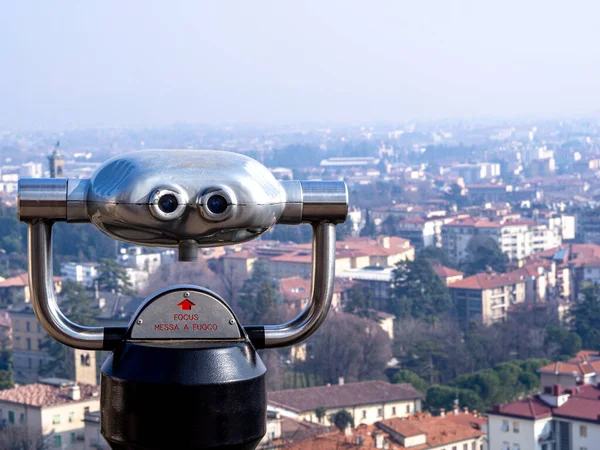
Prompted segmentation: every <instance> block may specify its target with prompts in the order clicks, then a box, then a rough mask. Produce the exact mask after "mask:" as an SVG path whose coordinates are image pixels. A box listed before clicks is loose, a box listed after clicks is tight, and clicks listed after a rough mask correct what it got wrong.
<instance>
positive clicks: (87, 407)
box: [83, 406, 312, 422]
mask: <svg viewBox="0 0 600 450" xmlns="http://www.w3.org/2000/svg"><path fill="white" fill-rule="evenodd" d="M83 412H84V413H88V412H90V407H89V406H86V407H85V408H83ZM311 419H312V416H311ZM311 422H312V420H311Z"/></svg>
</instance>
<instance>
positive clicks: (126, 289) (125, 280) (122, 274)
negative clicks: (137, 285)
mask: <svg viewBox="0 0 600 450" xmlns="http://www.w3.org/2000/svg"><path fill="white" fill-rule="evenodd" d="M96 282H97V283H98V288H99V289H100V290H102V291H110V292H116V293H119V294H123V295H133V294H134V291H133V289H132V286H131V281H129V277H128V276H127V271H126V270H125V267H123V266H122V265H120V264H119V263H118V262H117V261H114V260H112V259H108V258H103V259H101V260H100V266H99V267H98V278H97V279H96Z"/></svg>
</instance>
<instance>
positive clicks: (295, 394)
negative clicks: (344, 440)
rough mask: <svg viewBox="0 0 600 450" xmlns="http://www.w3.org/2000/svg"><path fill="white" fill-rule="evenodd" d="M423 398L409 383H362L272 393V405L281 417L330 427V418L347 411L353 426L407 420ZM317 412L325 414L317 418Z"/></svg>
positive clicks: (418, 409)
mask: <svg viewBox="0 0 600 450" xmlns="http://www.w3.org/2000/svg"><path fill="white" fill-rule="evenodd" d="M422 397H423V395H422V394H420V393H419V392H417V391H416V390H415V389H414V388H413V387H412V386H411V385H410V384H406V383H405V384H390V383H387V382H385V381H362V382H359V383H348V384H345V383H343V380H341V384H337V385H328V386H318V387H311V388H304V389H288V390H284V391H275V392H269V394H268V403H269V406H270V407H271V408H272V409H273V410H275V411H277V412H279V413H280V414H281V416H282V417H292V418H295V419H300V420H307V421H309V422H316V423H323V424H326V425H327V424H329V425H331V423H330V421H329V416H330V415H331V414H334V413H336V412H338V411H341V410H343V409H345V410H346V411H348V412H349V413H350V414H351V415H352V417H353V418H354V423H355V424H356V425H358V424H368V425H370V424H373V423H375V422H377V421H379V420H384V419H387V418H392V417H406V416H409V415H412V414H414V413H415V412H418V411H420V410H421V399H422ZM317 409H321V411H322V412H323V413H324V415H323V417H321V419H318V418H317V413H316V411H317Z"/></svg>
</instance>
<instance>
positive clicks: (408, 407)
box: [406, 403, 410, 414]
mask: <svg viewBox="0 0 600 450" xmlns="http://www.w3.org/2000/svg"><path fill="white" fill-rule="evenodd" d="M406 413H407V414H409V413H410V403H409V404H408V405H406Z"/></svg>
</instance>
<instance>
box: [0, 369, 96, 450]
mask: <svg viewBox="0 0 600 450" xmlns="http://www.w3.org/2000/svg"><path fill="white" fill-rule="evenodd" d="M99 394H100V388H99V386H92V385H89V384H84V383H74V382H72V381H69V380H61V379H57V378H51V379H47V380H42V381H41V382H40V383H34V384H26V385H24V386H18V387H15V388H12V389H5V390H3V391H0V421H1V422H2V424H3V425H4V426H11V427H21V428H22V430H23V432H24V433H26V435H27V437H28V438H29V439H30V440H31V442H32V444H33V447H32V448H59V449H62V450H87V449H92V448H93V447H86V445H85V437H84V417H85V414H86V413H87V412H93V411H98V410H99V409H100V398H99Z"/></svg>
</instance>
